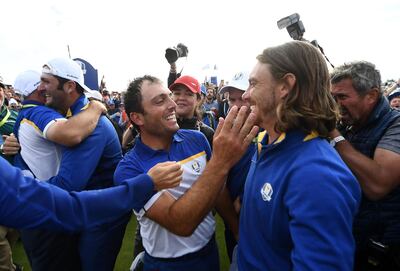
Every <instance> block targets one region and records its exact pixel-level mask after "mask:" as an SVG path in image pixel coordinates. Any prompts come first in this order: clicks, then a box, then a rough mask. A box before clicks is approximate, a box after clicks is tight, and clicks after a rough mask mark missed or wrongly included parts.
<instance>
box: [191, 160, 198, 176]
mask: <svg viewBox="0 0 400 271" xmlns="http://www.w3.org/2000/svg"><path fill="white" fill-rule="evenodd" d="M192 169H193V171H195V172H197V173H199V172H200V163H199V162H197V161H194V162H193V164H192Z"/></svg>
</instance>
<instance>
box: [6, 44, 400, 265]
mask: <svg viewBox="0 0 400 271" xmlns="http://www.w3.org/2000/svg"><path fill="white" fill-rule="evenodd" d="M256 60H257V62H256V64H255V66H254V67H253V69H252V70H251V71H240V72H238V73H236V74H235V75H233V77H232V78H231V79H230V80H229V81H228V82H226V83H224V84H221V85H219V86H216V85H214V84H211V83H207V82H205V83H201V82H199V81H198V80H197V79H196V75H185V74H181V73H177V69H176V63H175V62H170V63H169V64H170V70H169V74H168V80H167V84H165V83H164V82H162V80H160V79H159V78H157V77H154V76H152V75H144V76H139V77H135V78H134V79H133V80H132V81H131V82H130V83H129V85H128V87H127V89H126V90H124V91H123V92H122V93H119V92H115V91H113V92H110V91H108V90H107V89H101V90H100V91H94V90H91V89H89V88H88V87H87V86H86V85H85V84H84V77H83V73H82V70H81V68H80V66H79V65H77V64H76V63H75V62H74V61H73V60H70V59H64V58H55V59H52V60H49V61H47V62H45V63H44V65H43V67H42V72H41V73H39V72H36V71H31V70H30V71H24V72H22V73H21V74H19V75H18V77H17V78H16V80H15V82H14V83H13V84H7V83H5V82H3V81H0V132H1V134H2V138H1V142H0V144H1V145H0V146H1V147H0V154H1V157H2V158H0V187H1V192H0V201H1V207H0V225H3V226H0V270H21V267H20V266H19V265H16V264H15V263H13V261H12V256H11V247H12V244H13V243H14V242H15V240H17V239H18V238H20V239H21V240H22V243H23V245H24V249H25V251H26V254H27V256H28V259H29V263H30V265H31V268H32V270H113V268H114V264H115V261H116V257H117V255H118V252H119V250H120V247H121V243H122V239H123V237H124V233H125V229H126V226H127V224H128V222H129V220H130V219H131V216H132V214H133V215H134V216H135V217H136V219H137V222H138V223H137V229H136V236H135V240H132V242H135V249H134V252H133V255H134V258H133V259H134V260H133V264H132V266H131V270H147V271H150V270H178V271H179V270H193V271H196V270H199V271H202V270H216V271H217V270H220V264H219V255H218V247H217V243H216V240H215V228H216V222H215V215H216V213H218V214H219V215H220V216H221V218H222V219H223V222H224V226H225V245H226V249H227V251H228V256H229V260H230V263H231V266H230V270H233V271H234V270H280V271H281V270H340V271H343V270H349V271H350V270H355V271H361V270H362V271H364V270H367V271H372V270H382V271H383V270H385V271H392V270H393V271H394V270H400V215H399V212H398V210H399V207H400V188H399V187H398V182H399V181H400V169H399V167H397V163H398V162H400V112H399V109H400V88H399V87H400V79H399V81H397V82H392V83H390V84H385V83H383V82H382V81H381V75H380V72H379V70H378V69H377V68H376V67H375V65H374V64H373V63H370V62H367V61H353V62H349V63H346V64H343V65H341V66H337V67H336V68H334V69H333V70H332V71H331V72H329V70H328V67H327V64H326V60H325V58H324V57H323V55H322V54H321V52H320V51H319V50H318V49H317V48H316V47H314V46H313V45H312V44H310V43H308V42H305V41H291V42H287V43H284V44H281V45H278V46H275V47H269V48H266V49H265V50H264V51H263V52H261V53H260V54H259V55H258V56H257V57H256ZM3 158H4V159H3ZM132 210H133V211H132Z"/></svg>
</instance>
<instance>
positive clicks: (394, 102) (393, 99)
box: [388, 90, 400, 110]
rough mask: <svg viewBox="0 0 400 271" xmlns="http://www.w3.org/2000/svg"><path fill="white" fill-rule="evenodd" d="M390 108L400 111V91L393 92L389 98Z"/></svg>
mask: <svg viewBox="0 0 400 271" xmlns="http://www.w3.org/2000/svg"><path fill="white" fill-rule="evenodd" d="M388 99H389V103H390V106H391V107H392V108H394V109H397V110H400V90H399V91H397V90H396V91H393V92H392V93H391V94H390V95H389V96H388Z"/></svg>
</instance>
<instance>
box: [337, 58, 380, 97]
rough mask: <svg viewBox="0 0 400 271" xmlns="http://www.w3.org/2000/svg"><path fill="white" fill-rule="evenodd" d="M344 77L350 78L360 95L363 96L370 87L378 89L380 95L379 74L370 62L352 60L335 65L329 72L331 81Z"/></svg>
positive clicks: (338, 80) (340, 79)
mask: <svg viewBox="0 0 400 271" xmlns="http://www.w3.org/2000/svg"><path fill="white" fill-rule="evenodd" d="M344 79H351V82H352V85H353V87H354V89H355V90H356V91H357V93H358V95H360V96H364V95H365V94H367V92H368V91H369V90H371V89H372V88H376V89H378V92H379V96H382V89H381V84H382V82H381V74H380V72H379V70H377V69H376V68H375V65H374V64H372V63H370V62H367V61H354V62H350V63H345V64H343V65H342V66H339V67H336V68H335V69H334V70H333V71H332V73H331V83H332V84H336V83H338V82H340V81H342V80H344Z"/></svg>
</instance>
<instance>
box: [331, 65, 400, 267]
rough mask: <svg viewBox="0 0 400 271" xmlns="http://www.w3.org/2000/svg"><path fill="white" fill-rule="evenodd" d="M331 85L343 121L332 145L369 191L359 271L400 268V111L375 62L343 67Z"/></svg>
mask: <svg viewBox="0 0 400 271" xmlns="http://www.w3.org/2000/svg"><path fill="white" fill-rule="evenodd" d="M331 84H332V89H331V93H332V95H333V97H334V98H335V99H336V101H337V103H338V104H339V107H340V112H341V124H342V125H341V127H340V128H338V130H336V129H335V130H334V131H332V132H331V133H330V137H331V138H332V142H333V144H332V145H333V146H334V148H335V149H336V150H337V152H338V153H339V154H340V156H341V157H342V159H343V160H344V161H345V162H346V164H347V165H348V166H349V168H350V169H351V170H352V172H353V174H354V175H355V176H356V177H357V180H358V182H359V184H360V186H361V189H362V192H363V197H362V201H361V206H360V208H359V211H358V214H357V216H356V218H355V220H354V224H353V234H354V237H355V240H356V254H355V268H354V270H356V271H372V270H376V271H380V270H381V271H392V270H393V271H394V270H400V262H399V261H400V238H399V236H400V217H399V215H398V212H399V208H400V188H399V186H398V185H399V180H400V178H399V177H400V168H399V166H398V165H399V163H400V113H399V112H398V111H396V110H393V109H391V108H390V106H389V103H388V101H387V99H386V98H385V97H384V96H383V91H382V89H381V76H380V73H379V71H378V70H377V69H376V67H375V65H374V64H372V63H369V62H366V61H357V62H352V63H348V64H344V65H342V66H340V67H337V68H336V69H335V70H334V71H333V72H332V74H331ZM342 135H343V136H342Z"/></svg>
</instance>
